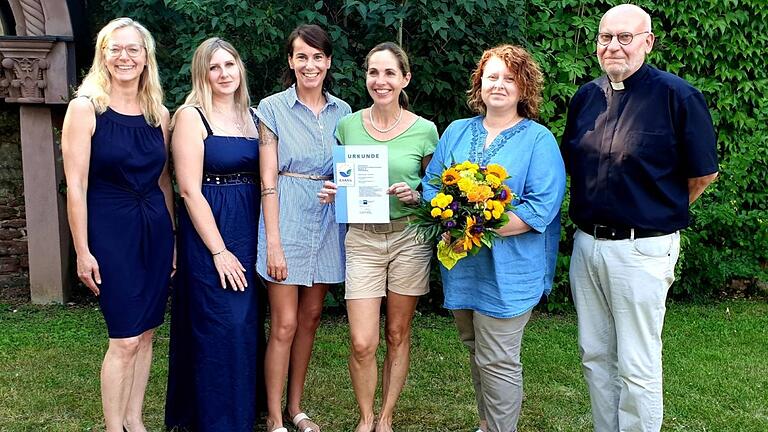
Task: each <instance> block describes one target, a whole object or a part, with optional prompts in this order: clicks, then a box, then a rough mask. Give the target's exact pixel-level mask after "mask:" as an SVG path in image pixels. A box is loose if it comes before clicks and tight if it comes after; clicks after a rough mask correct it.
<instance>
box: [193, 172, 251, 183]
mask: <svg viewBox="0 0 768 432" xmlns="http://www.w3.org/2000/svg"><path fill="white" fill-rule="evenodd" d="M258 182H259V175H258V174H256V173H253V172H239V173H232V174H214V173H203V184H206V185H231V184H256V183H258Z"/></svg>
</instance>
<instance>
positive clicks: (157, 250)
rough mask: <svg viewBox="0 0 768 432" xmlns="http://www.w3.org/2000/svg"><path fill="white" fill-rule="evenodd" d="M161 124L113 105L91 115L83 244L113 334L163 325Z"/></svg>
mask: <svg viewBox="0 0 768 432" xmlns="http://www.w3.org/2000/svg"><path fill="white" fill-rule="evenodd" d="M167 157H168V155H167V152H166V149H165V144H164V141H163V131H162V129H161V128H160V127H154V126H151V125H150V124H148V123H147V122H146V120H145V119H144V116H142V115H138V116H134V115H124V114H120V113H117V112H115V111H113V110H112V109H111V108H107V110H106V111H105V112H104V113H103V114H100V115H97V116H96V129H95V131H94V133H93V137H91V160H90V167H89V171H88V195H87V202H88V247H89V248H90V251H91V253H92V254H93V256H94V257H96V261H97V262H98V264H99V271H100V273H101V282H102V283H101V286H100V291H101V294H100V295H99V304H100V306H101V311H102V313H103V314H104V319H105V321H106V323H107V331H108V333H109V337H110V338H127V337H132V336H138V335H140V334H142V333H143V332H145V331H146V330H149V329H152V328H155V327H157V326H159V325H160V324H162V323H163V318H164V314H165V304H166V301H167V299H168V285H169V282H170V274H171V267H172V265H173V225H172V223H171V216H170V214H169V213H168V208H167V207H166V204H165V198H164V195H163V193H162V191H161V190H160V187H159V186H158V183H157V182H158V179H159V178H160V174H161V173H162V171H163V167H164V166H165V162H166V160H167Z"/></svg>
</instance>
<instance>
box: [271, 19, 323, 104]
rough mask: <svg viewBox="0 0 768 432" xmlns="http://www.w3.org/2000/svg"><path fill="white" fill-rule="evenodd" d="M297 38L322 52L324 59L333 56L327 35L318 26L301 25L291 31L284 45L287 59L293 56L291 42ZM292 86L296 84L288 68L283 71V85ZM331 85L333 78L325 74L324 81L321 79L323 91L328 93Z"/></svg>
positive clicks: (291, 71) (293, 75)
mask: <svg viewBox="0 0 768 432" xmlns="http://www.w3.org/2000/svg"><path fill="white" fill-rule="evenodd" d="M298 38H301V40H303V41H304V42H306V44H307V45H309V46H311V47H312V48H315V49H319V50H320V51H322V52H323V54H325V56H326V57H329V58H330V57H331V56H333V46H332V45H331V38H330V37H329V36H328V33H326V31H325V30H323V28H322V27H320V26H318V25H315V24H302V25H300V26H298V27H296V28H295V29H293V31H292V32H291V34H290V35H289V36H288V40H287V41H286V43H285V52H286V53H287V54H288V57H292V56H293V42H294V41H295V40H296V39H298ZM293 84H296V74H295V72H294V71H293V70H291V68H290V67H286V68H285V70H284V71H283V85H284V86H285V87H286V88H287V87H290V86H292V85H293ZM331 84H333V78H332V77H331V74H330V71H329V72H327V73H326V74H325V79H323V90H324V91H328V89H329V88H330V87H331Z"/></svg>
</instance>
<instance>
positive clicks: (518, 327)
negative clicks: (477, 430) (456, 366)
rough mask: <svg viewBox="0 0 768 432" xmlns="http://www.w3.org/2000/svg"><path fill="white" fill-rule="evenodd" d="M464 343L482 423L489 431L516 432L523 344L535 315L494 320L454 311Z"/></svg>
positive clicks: (520, 394) (480, 315)
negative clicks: (527, 324)
mask: <svg viewBox="0 0 768 432" xmlns="http://www.w3.org/2000/svg"><path fill="white" fill-rule="evenodd" d="M453 317H454V319H455V321H456V327H457V328H458V330H459V338H460V339H461V342H462V343H463V344H464V345H466V347H467V348H469V368H470V370H471V372H472V383H473V384H474V386H475V399H476V400H477V412H478V414H479V415H480V420H486V421H487V422H488V432H515V431H516V430H517V420H518V419H519V418H520V407H521V404H522V402H523V365H522V363H520V345H521V342H522V339H523V330H524V329H525V325H526V323H528V319H529V318H530V317H531V312H530V311H528V312H526V313H524V314H523V315H520V316H517V317H514V318H493V317H489V316H486V315H483V314H481V313H479V312H475V311H472V310H467V309H460V310H454V311H453Z"/></svg>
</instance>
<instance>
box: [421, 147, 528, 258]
mask: <svg viewBox="0 0 768 432" xmlns="http://www.w3.org/2000/svg"><path fill="white" fill-rule="evenodd" d="M508 178H509V174H507V171H506V170H505V169H504V167H502V166H501V165H498V164H489V165H488V166H479V165H477V164H475V163H472V162H469V161H465V162H461V163H458V164H453V165H451V166H449V167H448V168H446V169H445V170H444V171H443V173H442V174H441V176H440V178H437V177H435V178H433V179H431V180H430V181H429V183H430V184H432V185H435V186H439V187H440V190H439V192H438V194H437V195H436V196H435V197H434V198H433V199H432V201H430V202H428V203H422V205H421V206H419V207H417V208H414V209H413V210H412V211H411V214H412V215H413V216H414V219H413V220H412V221H411V222H410V225H411V226H412V227H413V228H414V229H416V230H417V231H418V233H419V235H420V237H421V238H422V239H423V240H424V241H427V242H435V241H436V240H438V239H440V242H439V243H438V244H437V258H438V260H439V261H440V263H441V264H442V265H443V266H445V268H447V269H448V270H450V269H451V268H453V266H454V265H456V263H457V262H458V261H459V260H460V259H462V258H464V257H466V256H467V254H470V255H475V254H477V253H478V252H480V249H481V248H482V247H483V246H487V247H488V248H490V247H492V245H493V239H494V238H496V237H498V234H497V233H496V231H495V230H496V229H498V228H501V227H502V226H504V225H506V224H507V222H509V216H508V215H507V213H506V212H507V211H509V210H512V209H513V207H512V205H511V204H510V203H511V201H512V200H513V199H514V198H515V194H514V193H513V192H512V191H511V190H510V189H509V187H508V186H507V185H505V184H504V180H506V179H508ZM446 232H447V233H449V234H450V238H451V240H450V242H446V241H445V239H444V238H442V237H443V236H442V234H443V233H446Z"/></svg>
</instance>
